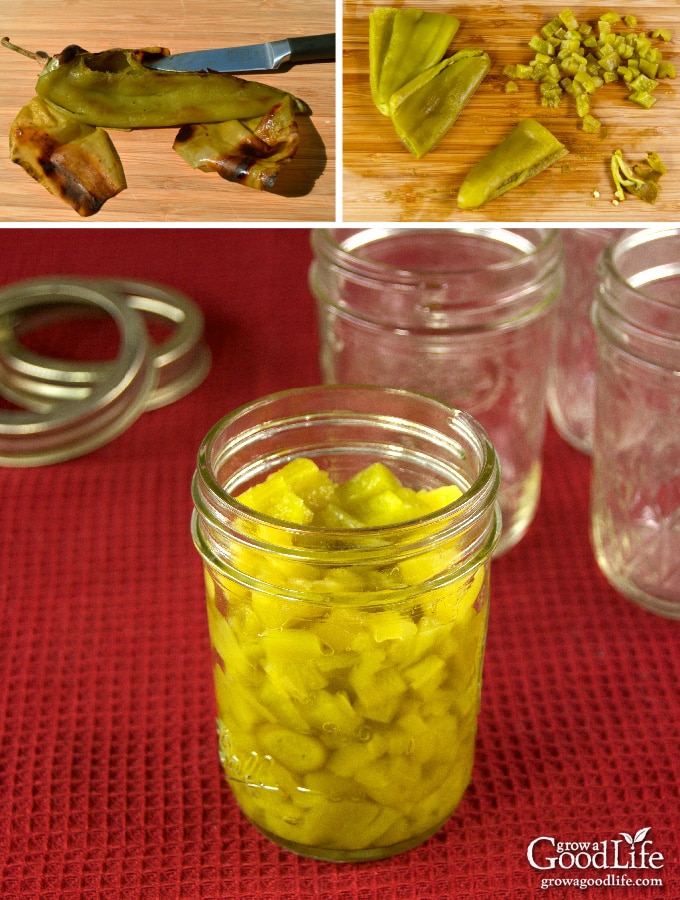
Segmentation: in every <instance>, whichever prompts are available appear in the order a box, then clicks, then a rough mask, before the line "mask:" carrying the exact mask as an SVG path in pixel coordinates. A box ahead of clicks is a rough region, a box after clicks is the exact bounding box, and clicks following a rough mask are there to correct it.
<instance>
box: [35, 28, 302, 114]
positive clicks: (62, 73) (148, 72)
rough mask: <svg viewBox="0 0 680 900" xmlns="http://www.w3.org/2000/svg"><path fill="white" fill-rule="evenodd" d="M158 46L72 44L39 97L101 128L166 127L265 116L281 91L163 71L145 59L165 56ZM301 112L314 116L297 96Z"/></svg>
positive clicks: (217, 76) (44, 77)
mask: <svg viewBox="0 0 680 900" xmlns="http://www.w3.org/2000/svg"><path fill="white" fill-rule="evenodd" d="M167 55H168V51H167V50H165V49H163V48H160V47H153V48H147V49H141V50H105V51H103V52H101V53H88V52H87V51H86V50H83V49H82V48H81V47H77V46H75V45H71V46H69V47H66V49H65V50H63V51H62V52H61V53H59V54H58V55H57V56H54V57H52V58H51V60H50V61H49V62H48V64H47V65H46V66H45V68H44V69H43V71H42V72H41V74H40V75H39V77H38V83H37V85H36V91H37V93H38V96H39V97H40V98H41V99H42V100H45V101H47V102H49V103H52V104H54V105H56V106H59V107H61V108H62V109H64V110H67V111H68V112H69V113H70V114H71V115H72V116H73V117H74V118H75V119H77V120H78V121H80V122H85V123H86V124H88V125H96V126H100V127H102V128H123V129H127V128H162V127H166V126H173V125H186V124H190V123H202V122H224V121H226V120H228V119H248V118H254V117H255V116H263V115H264V114H265V113H266V112H267V110H269V109H271V107H272V106H274V105H275V104H276V103H278V102H280V101H281V100H282V99H283V98H284V97H285V96H286V93H285V92H284V91H281V90H278V89H277V88H273V87H270V86H269V85H265V84H260V83H259V82H257V81H245V80H244V79H243V78H237V77H236V76H234V75H227V74H224V73H220V72H208V73H205V72H179V73H176V72H160V71H156V70H155V69H149V68H147V67H146V66H145V65H144V62H145V61H150V60H153V59H158V58H159V56H167ZM294 104H295V109H296V112H299V113H302V114H309V113H310V112H311V110H310V109H309V107H308V106H307V104H306V103H304V102H303V101H302V100H299V99H297V98H294Z"/></svg>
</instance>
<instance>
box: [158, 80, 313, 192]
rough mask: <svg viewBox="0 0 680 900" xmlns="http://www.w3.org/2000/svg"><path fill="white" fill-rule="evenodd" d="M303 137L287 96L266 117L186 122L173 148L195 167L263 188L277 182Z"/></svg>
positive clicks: (253, 186) (227, 178) (256, 187)
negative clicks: (244, 119)
mask: <svg viewBox="0 0 680 900" xmlns="http://www.w3.org/2000/svg"><path fill="white" fill-rule="evenodd" d="M299 137H300V135H299V131H298V126H297V122H296V121H295V112H294V109H293V103H292V100H291V98H290V97H286V98H285V99H284V100H282V101H281V103H277V104H276V105H275V106H273V107H272V109H270V110H269V111H268V112H267V113H266V115H264V116H263V117H262V118H257V119H254V120H247V121H244V122H240V121H238V120H233V121H231V122H218V123H209V124H202V125H183V126H182V128H180V130H179V133H178V134H177V137H176V138H175V143H174V144H173V149H174V150H175V151H176V152H177V153H179V155H180V156H181V157H182V159H184V160H185V161H186V162H188V163H189V165H190V166H192V168H194V169H200V170H201V171H203V172H217V174H218V175H220V176H221V177H222V178H224V179H226V180H227V181H235V182H238V183H239V184H245V185H247V186H248V187H252V188H255V189H256V190H260V191H262V190H265V189H269V188H272V187H273V186H274V183H275V182H276V179H277V176H278V174H279V171H280V169H281V167H282V166H283V165H284V164H285V163H287V162H288V161H289V160H291V159H292V158H293V157H294V156H295V154H296V152H297V148H298V144H299Z"/></svg>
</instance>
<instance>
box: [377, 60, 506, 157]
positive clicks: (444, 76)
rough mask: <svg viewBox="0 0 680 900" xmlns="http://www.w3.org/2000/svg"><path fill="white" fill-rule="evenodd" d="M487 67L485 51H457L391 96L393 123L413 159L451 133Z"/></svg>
mask: <svg viewBox="0 0 680 900" xmlns="http://www.w3.org/2000/svg"><path fill="white" fill-rule="evenodd" d="M490 68H491V59H490V58H489V55H488V54H487V53H485V52H484V51H482V50H475V49H472V48H470V49H465V50H459V51H458V53H456V54H454V55H453V56H451V57H449V58H448V59H444V60H442V62H440V63H438V64H437V65H436V66H432V67H431V68H430V69H427V70H426V71H425V72H422V73H421V74H420V75H417V76H416V77H415V78H414V79H412V80H411V81H409V82H408V84H406V85H404V87H402V88H401V89H400V90H399V91H396V92H395V93H394V94H393V95H392V97H391V98H390V113H391V116H392V122H393V123H394V127H395V129H396V131H397V134H398V135H399V137H400V138H401V140H402V142H403V143H404V144H405V145H406V147H407V148H408V149H409V150H410V151H411V153H412V154H413V155H414V156H415V157H416V158H420V157H422V156H424V155H425V154H426V153H428V152H429V151H430V150H432V148H433V147H435V146H436V145H437V144H438V143H439V141H440V140H441V139H442V138H443V137H444V135H445V134H446V133H447V131H449V130H450V128H451V127H452V126H453V125H454V123H455V122H456V120H457V118H458V116H459V115H460V113H461V112H462V110H463V108H464V107H465V105H466V104H467V102H468V101H469V100H470V98H471V97H472V95H473V94H474V93H475V91H476V90H477V88H478V87H479V85H480V84H481V83H482V81H483V80H484V78H485V77H486V75H487V73H488V72H489V69H490Z"/></svg>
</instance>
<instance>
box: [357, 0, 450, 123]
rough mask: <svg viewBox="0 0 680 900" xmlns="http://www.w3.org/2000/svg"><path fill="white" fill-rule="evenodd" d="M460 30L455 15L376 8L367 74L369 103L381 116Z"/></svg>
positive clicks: (440, 54)
mask: <svg viewBox="0 0 680 900" xmlns="http://www.w3.org/2000/svg"><path fill="white" fill-rule="evenodd" d="M459 27H460V22H459V20H458V19H457V18H456V17H455V16H451V15H448V14H447V13H433V12H423V10H420V9H395V8H394V7H392V6H379V7H377V8H376V9H375V10H374V11H373V12H372V13H371V15H370V17H369V41H368V47H369V75H370V82H371V96H372V98H373V102H374V103H375V105H376V106H377V107H378V109H379V110H380V112H381V113H383V115H385V116H389V114H390V97H391V96H392V94H393V93H394V92H395V91H397V90H399V88H401V87H403V86H404V85H405V84H406V83H407V82H408V81H410V80H411V79H412V78H415V76H416V75H419V74H420V73H421V72H423V71H424V70H425V69H429V68H430V66H434V65H436V64H437V63H438V62H440V61H441V59H442V57H443V56H444V54H445V53H446V50H447V49H448V46H449V44H450V43H451V41H452V40H453V37H454V35H455V34H456V32H457V31H458V28H459Z"/></svg>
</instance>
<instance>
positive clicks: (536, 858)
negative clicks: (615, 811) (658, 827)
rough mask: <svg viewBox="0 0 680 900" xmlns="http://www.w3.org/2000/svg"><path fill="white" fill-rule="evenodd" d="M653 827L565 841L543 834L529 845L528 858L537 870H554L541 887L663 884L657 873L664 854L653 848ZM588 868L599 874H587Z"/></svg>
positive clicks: (544, 879)
mask: <svg viewBox="0 0 680 900" xmlns="http://www.w3.org/2000/svg"><path fill="white" fill-rule="evenodd" d="M650 830H651V827H647V828H640V829H639V830H638V831H636V832H635V833H634V834H629V833H628V832H627V831H620V832H619V836H618V837H617V838H614V839H610V840H604V841H561V840H557V839H556V838H555V837H552V836H548V835H541V836H540V837H537V838H534V840H533V841H531V843H530V844H529V846H528V847H527V859H528V861H529V865H530V866H531V867H532V868H533V869H537V870H539V871H541V872H551V873H552V874H551V876H550V877H544V878H542V880H541V887H542V888H543V889H547V888H550V887H567V886H569V885H571V886H574V887H579V888H582V889H586V888H589V887H605V886H609V887H636V886H637V887H662V886H663V880H662V879H661V877H660V876H659V875H658V874H656V873H657V872H658V870H660V869H662V868H663V864H664V858H663V854H662V853H660V852H659V851H658V850H654V849H653V843H652V839H651V838H650V837H649V832H650ZM586 870H595V872H596V873H597V874H596V875H594V876H593V875H590V876H586V875H585V872H586Z"/></svg>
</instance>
